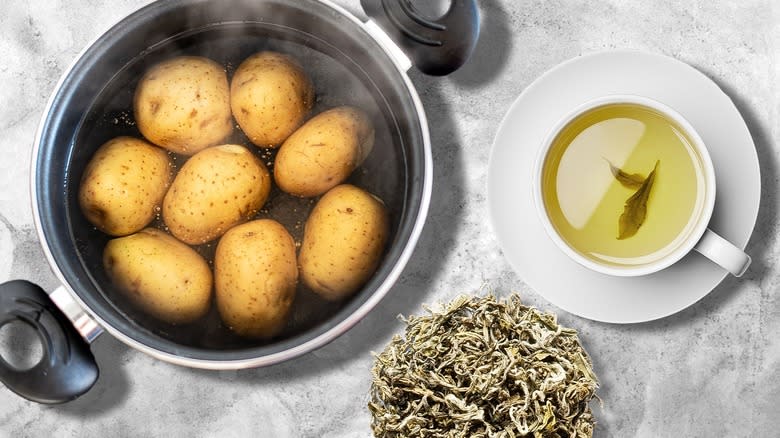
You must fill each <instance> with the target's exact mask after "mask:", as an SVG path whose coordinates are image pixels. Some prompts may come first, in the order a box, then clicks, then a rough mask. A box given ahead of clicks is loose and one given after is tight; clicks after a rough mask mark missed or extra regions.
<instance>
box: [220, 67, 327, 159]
mask: <svg viewBox="0 0 780 438" xmlns="http://www.w3.org/2000/svg"><path fill="white" fill-rule="evenodd" d="M313 103H314V85H312V82H311V79H309V77H308V76H307V75H306V72H305V71H303V68H302V67H301V66H300V64H298V62H296V61H295V60H294V59H293V58H291V57H289V56H287V55H283V54H281V53H275V52H260V53H256V54H254V55H252V56H250V57H249V58H247V59H246V60H244V62H242V63H241V65H239V66H238V69H236V73H235V74H234V75H233V80H232V82H231V84H230V105H231V107H232V109H233V117H235V118H236V121H237V122H238V125H239V126H240V127H241V130H243V131H244V134H246V136H247V137H248V138H249V140H250V141H251V142H252V143H254V144H255V145H257V146H259V147H264V148H274V147H278V146H279V145H280V144H282V142H283V141H284V140H285V139H286V138H287V137H289V136H290V134H292V133H293V131H295V130H296V129H297V128H298V127H299V126H301V123H303V120H304V118H305V117H306V114H307V113H308V112H309V111H310V110H311V107H312V104H313Z"/></svg>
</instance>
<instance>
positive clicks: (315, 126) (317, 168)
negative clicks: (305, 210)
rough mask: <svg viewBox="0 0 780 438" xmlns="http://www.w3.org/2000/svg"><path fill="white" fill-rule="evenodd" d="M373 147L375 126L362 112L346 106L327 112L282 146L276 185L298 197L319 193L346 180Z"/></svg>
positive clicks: (301, 128) (275, 168) (309, 122)
mask: <svg viewBox="0 0 780 438" xmlns="http://www.w3.org/2000/svg"><path fill="white" fill-rule="evenodd" d="M373 146H374V128H373V126H372V124H371V120H370V119H369V118H368V116H367V115H366V114H365V113H364V112H363V111H360V110H358V109H356V108H352V107H347V106H343V107H339V108H334V109H331V110H329V111H325V112H324V113H321V114H319V115H317V116H316V117H313V118H312V119H311V120H309V121H308V122H306V123H305V124H304V125H303V126H301V127H300V128H298V130H297V131H295V132H294V133H293V134H292V135H291V136H290V138H288V139H287V140H286V141H285V142H284V144H283V145H282V147H281V148H280V149H279V153H278V154H277V156H276V161H275V162H274V178H275V179H276V184H277V185H278V186H279V188H281V189H282V190H284V191H285V192H287V193H290V194H292V195H295V196H301V197H309V196H319V195H321V194H323V193H325V192H327V191H328V190H330V189H332V188H333V187H336V186H337V185H339V184H341V183H343V182H344V181H345V180H346V179H347V178H348V177H349V175H350V174H351V173H352V171H353V170H355V168H357V167H358V166H359V165H360V164H361V163H362V162H363V160H364V159H365V158H366V156H367V155H368V153H369V152H371V149H372V148H373Z"/></svg>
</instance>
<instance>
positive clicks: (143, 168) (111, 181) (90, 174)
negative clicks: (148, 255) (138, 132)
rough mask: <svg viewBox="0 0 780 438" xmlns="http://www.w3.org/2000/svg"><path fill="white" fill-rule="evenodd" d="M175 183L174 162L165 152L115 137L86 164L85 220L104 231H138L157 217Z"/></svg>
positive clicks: (83, 180)
mask: <svg viewBox="0 0 780 438" xmlns="http://www.w3.org/2000/svg"><path fill="white" fill-rule="evenodd" d="M172 179H173V173H172V163H171V160H170V158H169V157H168V154H167V153H166V152H165V151H164V150H162V149H160V148H158V147H156V146H153V145H151V144H149V143H147V142H145V141H143V140H139V139H136V138H132V137H117V138H115V139H113V140H109V141H108V142H107V143H105V144H104V145H102V146H101V147H100V148H99V149H98V150H97V152H95V155H93V156H92V158H91V159H90V161H89V163H87V167H86V168H85V169H84V175H83V176H82V178H81V185H80V186H79V205H80V206H81V211H82V212H83V213H84V216H86V218H87V220H89V221H90V222H91V223H92V224H93V225H95V226H96V227H97V228H98V229H99V230H101V231H103V232H104V233H106V234H110V235H112V236H124V235H127V234H131V233H135V232H136V231H139V230H141V229H143V228H144V227H145V226H147V225H149V223H150V222H151V221H152V220H153V219H154V217H155V215H157V213H158V212H159V209H160V204H161V203H162V200H163V197H164V196H165V192H166V190H168V186H170V184H171V180H172Z"/></svg>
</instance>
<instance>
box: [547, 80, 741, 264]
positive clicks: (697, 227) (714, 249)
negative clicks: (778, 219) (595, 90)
mask: <svg viewBox="0 0 780 438" xmlns="http://www.w3.org/2000/svg"><path fill="white" fill-rule="evenodd" d="M615 104H632V105H639V106H643V107H646V108H649V109H652V110H654V111H657V112H659V113H660V114H662V115H664V116H665V117H666V118H667V119H669V120H671V121H673V122H674V123H676V124H677V125H678V126H679V127H680V128H682V130H683V131H684V132H685V134H686V135H687V137H688V139H689V140H690V145H691V147H692V148H694V149H695V151H696V152H697V153H698V155H699V158H700V164H701V168H702V172H703V176H704V191H705V194H704V205H703V208H702V210H701V212H700V214H699V216H698V219H696V222H695V224H694V226H693V227H690V228H689V231H688V232H687V236H684V238H683V239H682V240H681V243H679V244H678V245H677V247H676V248H675V249H674V250H673V251H670V252H669V253H668V254H666V255H665V256H664V257H662V258H660V259H658V260H656V261H653V262H649V263H646V264H641V265H636V266H615V265H610V264H606V263H600V262H598V261H596V260H593V259H590V258H587V257H585V256H584V255H582V254H580V253H579V252H578V251H577V250H576V249H574V248H572V247H571V246H570V245H569V244H568V243H567V242H566V241H565V240H564V239H563V238H562V237H561V236H560V235H559V234H558V232H557V230H556V229H555V226H554V225H553V224H552V222H551V221H550V218H549V216H548V213H547V209H546V208H545V205H544V197H543V194H542V175H543V169H544V165H545V160H546V159H547V156H548V154H549V152H550V148H551V147H552V145H553V143H554V141H555V139H556V138H557V136H558V134H559V133H560V132H561V131H562V130H563V129H564V128H565V127H567V126H568V125H569V124H570V123H571V122H573V121H574V120H575V119H577V117H578V116H580V115H582V114H584V113H586V112H588V111H591V110H593V109H596V108H599V107H602V106H606V105H615ZM533 192H534V201H535V203H536V210H537V212H538V214H539V218H540V220H541V222H542V225H543V226H544V229H545V231H546V232H547V234H548V235H549V237H550V239H552V241H553V242H555V244H556V245H557V246H558V247H559V248H560V249H561V251H563V252H564V253H565V254H566V255H568V256H569V257H570V258H571V259H573V260H574V261H576V262H578V263H579V264H581V265H583V266H585V267H587V268H589V269H592V270H593V271H596V272H600V273H603V274H607V275H615V276H623V277H627V276H639V275H647V274H652V273H654V272H657V271H660V270H662V269H664V268H667V267H669V266H671V265H673V264H674V263H676V262H678V261H679V260H680V259H682V258H683V257H685V255H687V254H688V253H689V252H691V250H696V251H698V252H699V253H701V254H703V255H704V256H705V257H707V258H709V259H710V260H712V261H713V262H715V263H717V264H718V265H720V266H721V267H723V268H724V269H726V270H727V271H729V272H731V273H732V274H733V275H735V276H737V277H739V276H741V275H742V274H744V273H745V271H746V270H747V268H748V266H750V262H751V259H750V256H748V255H747V254H745V253H744V252H743V251H742V250H741V249H739V248H737V247H736V246H735V245H733V244H732V243H730V242H728V241H727V240H725V239H724V238H722V237H720V236H719V235H717V234H715V233H714V232H713V231H712V230H710V229H709V228H707V226H708V225H709V223H710V219H711V218H712V212H713V210H714V207H715V169H714V168H713V166H712V160H711V158H710V154H709V152H708V151H707V147H706V146H705V145H704V142H703V141H702V139H701V137H700V136H699V134H698V133H697V132H696V130H695V129H694V128H693V127H692V126H691V124H690V123H689V122H688V121H687V120H686V119H685V118H684V117H683V116H681V115H680V114H679V113H678V112H677V111H675V110H674V109H672V108H670V107H669V106H667V105H664V104H663V103H660V102H658V101H655V100H653V99H650V98H647V97H643V96H636V95H610V96H604V97H600V98H597V99H594V100H591V101H589V102H586V103H585V104H583V105H581V106H579V107H578V108H576V109H574V110H573V111H572V112H571V113H569V114H568V115H567V116H565V117H564V118H563V119H561V121H560V122H558V123H557V124H556V125H555V126H554V127H553V129H552V130H551V131H550V133H549V134H548V135H547V137H546V139H545V140H544V142H543V143H542V145H541V148H540V151H539V155H538V156H537V159H536V165H535V171H534V180H533Z"/></svg>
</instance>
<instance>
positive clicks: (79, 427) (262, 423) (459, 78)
mask: <svg viewBox="0 0 780 438" xmlns="http://www.w3.org/2000/svg"><path fill="white" fill-rule="evenodd" d="M145 3H147V0H121V1H115V2H108V1H101V0H78V1H76V0H74V1H68V2H66V1H61V0H57V1H50V2H43V1H28V0H5V1H3V2H0V59H2V61H1V62H0V133H2V135H1V136H0V145H2V147H1V149H0V150H2V152H3V153H5V154H6V158H5V159H3V160H0V214H1V215H2V216H0V219H1V220H0V248H1V249H2V250H1V251H0V281H5V280H8V279H12V278H23V279H28V280H31V281H34V282H37V283H38V284H40V285H42V286H43V287H44V288H48V289H52V288H53V287H55V286H56V285H57V281H56V279H55V278H54V275H53V274H52V273H51V272H50V270H49V268H48V265H47V264H46V262H45V259H44V256H43V253H42V250H41V248H40V246H39V242H38V239H37V236H36V232H35V230H34V227H33V221H32V213H31V207H30V198H29V192H28V189H27V186H28V180H29V167H30V166H29V164H30V163H29V160H30V151H31V147H32V140H33V135H34V132H35V129H36V126H37V123H38V120H39V118H40V116H41V113H42V111H43V108H44V105H45V102H46V99H47V98H48V96H49V94H50V93H51V92H52V91H53V88H54V86H55V84H56V81H57V79H58V78H59V76H60V74H61V73H62V72H63V70H64V69H65V68H66V67H67V66H68V65H69V63H70V62H71V60H72V59H73V58H74V57H75V56H76V55H77V53H78V52H79V51H80V50H81V49H82V48H83V47H84V46H85V45H86V44H87V43H88V42H89V41H91V40H92V39H93V38H95V37H97V36H98V35H99V34H101V33H102V32H104V31H105V30H106V29H108V27H109V26H110V25H111V23H114V22H115V21H117V20H118V19H120V18H121V17H123V16H124V15H126V14H128V13H130V12H132V11H133V10H135V9H137V8H138V7H140V6H142V5H143V4H145ZM337 3H339V4H342V5H344V6H345V7H346V8H347V9H349V10H350V11H353V12H354V13H355V14H356V15H360V8H359V2H358V0H337ZM481 6H482V12H483V36H482V39H481V41H480V43H479V47H478V48H477V52H476V54H475V56H474V57H473V58H472V59H471V60H470V62H469V63H468V64H467V65H466V66H465V67H464V68H463V69H462V70H461V71H459V72H457V73H456V74H454V75H452V76H451V77H448V78H443V79H442V78H430V77H425V76H423V75H422V74H419V73H417V72H413V73H412V76H413V81H414V83H415V84H416V86H417V88H418V90H419V92H420V95H421V97H422V100H423V103H424V105H425V107H426V110H427V112H428V115H429V118H430V121H431V126H432V128H433V129H432V131H433V132H432V139H433V154H434V160H435V179H434V184H435V189H434V193H435V195H434V198H433V203H432V207H431V211H430V215H429V218H428V222H427V225H426V227H425V230H424V234H423V237H422V239H421V241H420V243H419V245H418V247H417V250H416V251H415V253H414V256H413V259H412V261H411V262H410V263H409V265H408V267H407V268H406V270H405V272H404V274H403V276H402V278H401V279H400V280H399V281H398V283H397V284H396V285H395V287H394V288H393V289H392V290H391V292H390V293H389V294H388V296H387V297H386V298H385V299H384V300H383V301H382V302H381V303H380V304H379V306H378V307H377V308H376V309H375V310H374V311H372V312H371V313H370V314H369V316H368V317H367V318H365V319H364V320H363V321H362V322H361V323H359V324H358V325H357V326H355V327H354V328H353V329H352V330H351V331H349V332H348V333H347V334H345V335H344V336H342V337H340V338H338V339H337V340H336V341H334V342H332V343H331V344H329V345H327V346H325V347H324V348H321V349H319V350H317V351H315V352H313V353H310V354H307V355H305V356H303V357H301V358H299V359H296V360H294V361H292V362H289V363H284V364H281V365H276V366H272V367H268V368H264V369H252V370H244V371H238V372H207V371H199V370H193V369H187V368H182V367H179V366H174V365H170V364H167V363H165V362H161V361H159V360H156V359H153V358H151V357H149V356H147V355H145V354H143V353H141V352H138V351H136V350H133V349H131V348H129V347H127V346H125V345H124V344H122V343H120V342H119V341H117V340H116V339H114V338H112V337H111V336H108V335H104V336H101V337H100V338H99V339H98V340H97V342H95V343H94V344H93V351H94V353H95V355H96V357H97V360H98V362H99V364H100V367H101V377H100V380H99V381H98V383H97V384H96V386H95V387H94V388H93V389H92V390H91V391H90V392H89V393H88V394H86V395H85V396H83V397H82V398H80V399H78V400H76V401H74V402H71V403H68V404H65V405H61V406H52V407H50V406H41V405H37V404H35V403H30V402H27V401H24V400H22V399H20V398H19V397H17V396H15V395H13V394H12V393H10V391H8V390H6V389H5V388H2V387H0V436H7V437H20V436H48V435H51V434H52V432H54V435H56V436H188V437H194V436H225V437H227V436H250V435H252V436H267V437H288V436H289V437H368V436H370V435H371V434H370V429H369V421H370V418H369V414H368V411H367V409H366V402H367V400H368V396H367V392H368V387H369V382H370V374H369V369H370V367H371V363H372V357H371V351H379V350H381V349H382V348H383V346H384V344H385V343H386V342H387V341H388V340H389V339H390V337H391V336H392V335H393V334H394V333H397V332H399V331H400V330H401V329H402V326H401V324H400V322H399V321H398V320H397V319H396V315H398V314H404V315H408V314H410V313H418V312H420V311H421V305H422V304H423V303H431V302H436V301H444V300H449V299H451V298H453V297H455V296H456V295H458V294H460V293H464V292H475V291H479V290H480V288H483V287H485V288H488V289H490V290H493V291H495V293H496V294H498V295H500V296H505V295H508V294H509V293H511V292H513V291H517V292H519V293H521V294H522V296H523V298H524V300H525V301H526V302H527V303H530V304H532V305H535V306H537V307H540V308H542V309H545V310H552V311H555V312H556V313H558V315H559V320H560V321H561V322H562V323H563V324H565V325H568V326H571V327H574V328H576V329H577V330H579V332H580V334H581V338H582V340H583V343H584V345H585V347H586V348H587V350H588V351H589V353H590V354H591V356H592V358H593V361H594V365H595V369H596V372H597V374H598V376H599V377H600V380H601V388H600V389H599V392H598V394H599V396H600V397H601V399H602V400H603V405H602V406H600V405H598V404H597V403H594V413H595V416H596V418H597V420H598V424H597V427H596V436H600V437H631V436H639V437H676V436H685V437H711V436H715V437H720V436H729V437H737V436H756V437H758V436H777V434H778V430H780V416H778V412H780V411H778V405H780V293H779V292H780V285H779V284H778V283H780V272H779V271H780V267H778V263H777V257H778V255H779V254H780V243H778V239H777V235H778V218H777V217H776V213H777V204H778V196H777V193H778V187H780V182H779V181H778V177H779V176H780V4H778V3H777V2H776V1H775V0H715V1H713V0H691V1H687V2H678V1H673V0H646V1H641V2H640V1H635V0H630V1H625V0H587V1H586V0H549V1H530V0H483V1H482V2H481ZM617 48H629V49H638V50H644V51H650V52H656V53H662V54H666V55H670V56H673V57H676V58H678V59H680V60H682V61H685V62H687V63H690V64H691V65H693V66H695V67H696V68H698V69H699V70H701V71H702V72H704V73H705V74H706V75H708V76H709V77H710V78H712V79H713V80H714V81H715V82H717V83H718V84H719V85H720V86H721V88H722V89H723V90H724V91H725V92H726V93H727V94H728V95H729V96H730V97H731V98H732V99H733V101H734V102H735V104H736V105H737V107H738V108H739V110H740V111H741V112H742V114H743V115H744V117H745V119H746V121H747V124H748V126H749V128H750V131H751V133H752V135H753V138H754V139H755V142H756V147H757V149H758V155H759V159H760V163H761V171H762V184H763V195H762V201H761V210H760V213H759V218H758V223H757V226H756V230H755V232H754V234H753V237H752V239H751V240H750V243H749V245H748V252H749V253H750V254H751V255H753V258H754V260H755V262H754V264H753V266H752V267H751V268H750V270H749V271H748V273H747V274H746V275H745V276H744V277H743V278H741V279H735V278H728V279H727V280H725V281H724V282H723V283H722V284H721V285H720V286H719V287H717V288H716V289H715V290H714V291H713V292H712V293H710V294H709V295H708V296H707V297H706V298H704V299H703V300H701V301H700V302H698V303H696V304H695V305H693V306H692V307H690V308H688V309H686V310H684V311H682V312H680V313H678V314H676V315H673V316H671V317H668V318H665V319H661V320H658V321H654V322H650V323H644V324H635V325H627V326H620V325H609V324H602V323H597V322H592V321H588V320H585V319H582V318H579V317H576V316H574V315H571V314H568V313H566V312H564V311H562V310H560V309H557V308H555V307H554V306H552V305H551V304H549V303H547V302H546V301H545V300H544V299H543V298H542V297H541V296H540V295H538V294H537V293H536V292H535V291H533V290H532V289H530V288H529V287H527V286H526V285H525V284H524V283H523V280H522V278H519V277H518V276H517V275H516V274H515V273H514V272H513V271H512V269H511V268H510V267H509V265H508V263H507V261H506V260H505V259H504V257H503V255H502V253H501V250H500V248H499V245H498V242H497V241H496V239H495V237H494V235H493V233H492V230H491V227H490V225H489V222H488V218H487V201H486V176H487V169H488V167H487V164H488V157H489V154H490V148H491V143H492V139H493V136H494V134H495V132H496V129H497V127H498V124H499V122H500V121H501V118H502V116H503V114H504V112H505V111H506V110H507V108H508V107H509V105H510V104H511V103H512V101H513V100H514V99H515V98H516V97H517V95H518V94H519V93H520V92H521V91H522V90H523V89H524V87H526V86H528V85H529V84H530V83H531V82H532V81H533V80H534V79H535V78H537V77H538V76H539V75H540V74H542V73H543V72H545V71H546V70H548V69H549V68H551V67H553V66H554V65H556V64H558V63H560V62H562V61H565V60H567V59H569V58H571V57H574V56H577V55H581V54H586V53H591V52H595V51H601V50H605V49H617Z"/></svg>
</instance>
